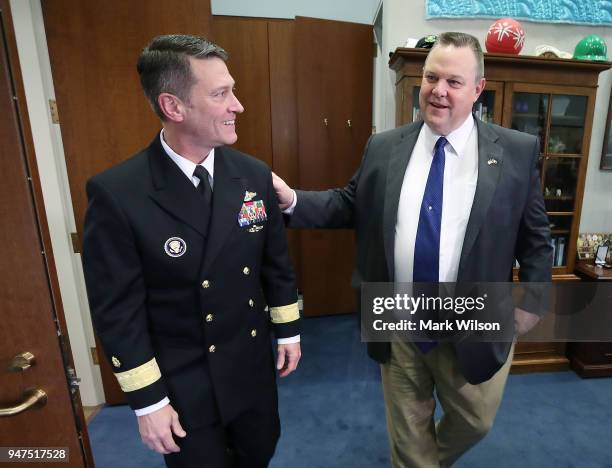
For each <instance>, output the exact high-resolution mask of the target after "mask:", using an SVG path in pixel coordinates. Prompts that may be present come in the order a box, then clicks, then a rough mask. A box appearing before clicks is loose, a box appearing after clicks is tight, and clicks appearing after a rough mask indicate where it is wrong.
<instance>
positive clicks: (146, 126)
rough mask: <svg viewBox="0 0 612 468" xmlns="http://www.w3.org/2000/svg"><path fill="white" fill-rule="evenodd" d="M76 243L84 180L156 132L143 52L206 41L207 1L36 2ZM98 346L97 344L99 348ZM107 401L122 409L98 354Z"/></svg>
mask: <svg viewBox="0 0 612 468" xmlns="http://www.w3.org/2000/svg"><path fill="white" fill-rule="evenodd" d="M41 4H42V10H43V17H44V22H45V32H46V35H47V44H48V47H49V56H50V59H51V69H52V73H53V85H54V88H55V95H56V99H57V105H58V109H59V115H60V125H61V132H62V141H63V145H64V154H65V157H66V166H67V171H68V180H69V184H70V193H71V196H72V204H73V208H74V217H75V220H76V225H77V231H78V234H79V239H81V238H82V232H83V220H84V216H85V209H86V207H87V197H86V195H85V182H86V181H87V180H88V179H89V178H90V177H91V176H93V175H94V174H97V173H98V172H101V171H102V170H104V169H106V168H108V167H110V166H112V165H114V164H116V163H118V162H120V161H122V160H124V159H127V158H128V157H129V156H130V155H132V154H134V153H135V152H137V151H138V150H140V149H141V148H143V147H145V146H146V145H148V144H149V142H150V141H151V140H152V139H153V137H154V136H155V134H156V133H157V132H158V131H159V129H160V128H161V125H160V123H159V120H158V119H157V117H156V116H155V114H154V113H153V111H152V110H151V108H150V107H149V104H148V102H147V100H146V99H145V97H144V95H143V93H142V90H141V89H140V83H139V80H138V73H137V72H136V61H137V60H138V56H139V54H140V51H141V50H142V48H143V47H144V46H145V45H146V44H147V43H148V42H149V41H150V40H151V39H152V38H153V37H155V36H157V35H160V34H172V33H183V34H195V35H200V36H209V35H210V32H211V26H210V18H211V14H210V2H209V1H208V0H182V1H180V2H168V1H164V0H129V1H124V0H105V1H103V2H87V1H86V2H84V1H82V0H41ZM98 348H99V345H98ZM98 356H99V360H100V370H101V373H102V381H103V385H104V395H105V397H106V402H107V403H109V404H119V403H124V402H125V401H126V400H125V397H124V395H123V392H122V391H121V389H120V388H119V385H118V384H117V382H116V380H115V377H114V376H113V372H112V368H111V366H110V365H109V364H108V362H107V360H106V358H105V356H104V354H103V353H102V352H98Z"/></svg>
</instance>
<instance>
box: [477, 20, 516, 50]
mask: <svg viewBox="0 0 612 468" xmlns="http://www.w3.org/2000/svg"><path fill="white" fill-rule="evenodd" d="M485 45H486V47H487V52H490V53H493V54H514V55H518V54H519V53H520V51H521V50H522V49H523V46H524V45H525V30H524V29H523V26H522V25H521V23H519V22H518V21H516V20H514V19H512V18H500V19H498V20H497V21H496V22H495V23H493V24H492V25H491V26H490V27H489V30H488V31H487V40H486V42H485Z"/></svg>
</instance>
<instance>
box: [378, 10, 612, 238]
mask: <svg viewBox="0 0 612 468" xmlns="http://www.w3.org/2000/svg"><path fill="white" fill-rule="evenodd" d="M493 21H494V20H492V19H490V18H488V19H475V20H472V19H440V20H425V1H424V0H419V1H406V0H384V1H383V23H384V30H383V55H384V56H385V57H388V53H389V52H390V51H393V50H395V48H396V47H403V46H404V43H405V41H406V39H407V38H408V37H413V38H416V39H419V38H421V37H423V36H425V35H427V34H437V33H440V32H444V31H461V32H466V33H470V34H473V35H474V36H476V37H477V38H478V39H480V41H481V44H483V45H484V41H485V35H486V32H487V30H488V29H489V26H490V25H491V24H492V23H493ZM521 23H522V25H523V27H524V29H525V33H526V36H527V37H526V41H525V47H524V48H523V51H522V53H523V54H525V55H528V54H533V53H534V49H535V47H536V46H537V45H540V44H550V45H553V46H555V47H557V48H559V49H561V50H564V51H567V52H570V53H573V51H574V47H575V45H576V43H577V42H578V41H579V40H580V39H582V38H583V37H584V36H586V35H588V34H598V35H599V36H601V37H603V38H604V40H605V41H606V43H607V44H608V58H609V59H612V28H610V27H603V26H597V27H594V26H577V25H569V24H568V25H566V24H545V23H533V22H529V21H521ZM386 73H387V77H386V79H383V80H380V81H379V83H378V85H379V87H378V88H377V89H376V95H377V100H380V102H378V104H377V109H381V114H379V115H378V116H377V122H376V125H377V128H378V131H381V130H383V129H389V128H393V127H394V125H395V95H394V84H393V83H394V78H395V72H392V71H391V70H389V69H387V72H386ZM485 75H486V70H485ZM611 84H612V71H611V70H608V71H607V72H604V73H602V74H601V75H600V76H599V88H598V90H597V98H596V106H595V115H594V119H593V131H592V136H591V145H590V150H589V164H588V169H587V179H586V188H585V192H584V201H583V209H582V218H581V223H580V232H602V231H606V232H610V231H612V203H610V200H612V172H609V171H608V172H604V171H600V170H599V161H600V159H601V148H602V144H603V136H604V135H603V134H604V131H605V124H606V122H605V120H606V115H607V110H608V100H609V96H610V86H611Z"/></svg>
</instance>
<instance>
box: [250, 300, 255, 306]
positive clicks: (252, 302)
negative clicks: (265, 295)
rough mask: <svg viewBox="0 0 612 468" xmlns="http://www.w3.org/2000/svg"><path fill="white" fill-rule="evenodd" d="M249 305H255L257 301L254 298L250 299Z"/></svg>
mask: <svg viewBox="0 0 612 468" xmlns="http://www.w3.org/2000/svg"><path fill="white" fill-rule="evenodd" d="M249 305H250V306H251V307H254V306H255V301H253V299H249Z"/></svg>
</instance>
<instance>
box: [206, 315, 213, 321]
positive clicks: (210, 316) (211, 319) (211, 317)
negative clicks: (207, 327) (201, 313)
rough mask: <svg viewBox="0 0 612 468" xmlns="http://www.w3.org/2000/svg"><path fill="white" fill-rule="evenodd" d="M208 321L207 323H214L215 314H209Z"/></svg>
mask: <svg viewBox="0 0 612 468" xmlns="http://www.w3.org/2000/svg"><path fill="white" fill-rule="evenodd" d="M206 321H207V322H212V321H213V314H208V315H207V316H206Z"/></svg>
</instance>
